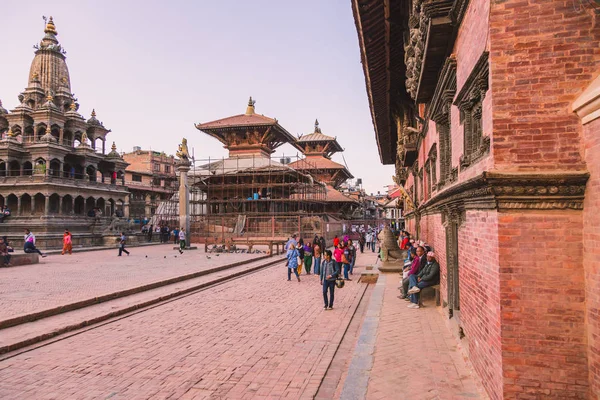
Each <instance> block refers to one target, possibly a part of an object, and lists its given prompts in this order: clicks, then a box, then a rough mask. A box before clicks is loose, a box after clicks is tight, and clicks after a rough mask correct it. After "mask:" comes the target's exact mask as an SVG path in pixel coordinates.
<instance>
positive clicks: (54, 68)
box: [0, 17, 129, 247]
mask: <svg viewBox="0 0 600 400" xmlns="http://www.w3.org/2000/svg"><path fill="white" fill-rule="evenodd" d="M57 35H58V32H57V30H56V26H55V25H54V21H53V19H52V17H50V18H49V20H48V21H47V23H46V26H45V30H44V37H43V38H42V40H41V42H40V43H39V45H36V46H34V47H35V49H36V50H35V56H34V58H33V61H32V63H31V68H30V70H29V79H28V85H27V88H26V89H25V90H24V91H23V92H22V93H21V94H19V96H18V99H19V102H20V104H19V105H18V106H17V107H15V108H14V109H13V110H11V111H10V112H8V111H7V110H6V109H4V108H3V107H2V106H1V104H2V103H0V137H1V139H0V206H5V205H6V206H8V207H9V209H10V211H11V216H10V218H8V219H7V220H6V221H5V222H6V223H5V224H3V228H4V232H7V233H9V234H11V235H12V234H14V237H13V239H14V240H18V239H19V238H22V232H23V228H25V227H27V228H29V229H31V230H32V231H34V232H36V234H38V235H37V236H38V243H39V245H40V247H48V246H50V247H52V246H54V247H56V246H59V245H60V242H61V239H60V238H61V237H62V235H61V234H60V232H62V230H64V228H65V227H68V228H69V229H70V230H72V231H73V232H78V233H80V234H78V235H75V236H74V241H75V243H74V244H75V245H77V244H79V240H84V239H85V237H86V236H85V234H87V233H90V232H91V231H92V230H93V229H94V228H93V226H95V224H96V223H97V222H98V221H97V220H94V219H93V218H89V219H88V218H85V216H87V214H88V212H89V211H90V210H92V209H100V210H101V211H102V214H103V216H112V215H113V214H117V215H120V216H127V212H128V210H127V205H128V196H129V193H128V191H127V188H126V187H125V186H124V171H125V168H126V167H127V163H126V162H125V161H124V160H123V159H122V158H121V156H120V155H119V153H117V151H116V146H115V144H114V142H113V145H112V149H111V150H112V151H110V152H109V153H108V154H106V145H105V144H106V140H107V136H108V134H109V133H110V130H109V129H107V128H105V127H104V125H103V124H102V122H100V121H99V120H98V118H97V116H96V112H95V111H92V113H91V117H90V118H89V119H88V120H87V121H86V120H85V118H83V117H82V116H81V115H80V114H79V112H78V109H79V103H78V100H77V99H76V98H75V96H74V95H73V93H71V81H70V76H69V70H68V68H67V64H66V61H65V59H66V57H65V51H64V50H63V48H62V46H61V45H60V43H59V42H58V39H57ZM82 217H83V218H82ZM40 233H42V235H40ZM86 240H87V239H86ZM82 243H83V242H82ZM88 244H89V243H88Z"/></svg>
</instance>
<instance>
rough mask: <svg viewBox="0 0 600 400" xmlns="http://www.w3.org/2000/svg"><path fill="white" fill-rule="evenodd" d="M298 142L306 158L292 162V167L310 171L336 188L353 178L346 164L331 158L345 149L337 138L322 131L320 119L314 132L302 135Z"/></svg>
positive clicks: (318, 178)
mask: <svg viewBox="0 0 600 400" xmlns="http://www.w3.org/2000/svg"><path fill="white" fill-rule="evenodd" d="M297 143H298V147H300V148H301V149H302V152H303V153H304V155H305V156H306V158H304V159H302V160H298V161H296V162H293V163H291V164H290V166H291V167H292V168H294V169H297V170H299V171H305V172H308V173H310V174H311V175H313V176H314V177H315V179H317V180H319V181H322V182H325V183H327V184H329V185H331V186H332V187H334V188H336V187H339V185H341V184H342V183H344V182H345V181H346V180H347V179H351V178H353V176H352V174H351V173H350V171H348V169H347V168H346V167H345V166H344V165H342V164H338V163H336V162H335V161H332V160H331V156H332V155H333V154H334V153H337V152H338V151H344V149H343V148H342V146H340V144H339V143H338V141H337V139H336V138H334V137H331V136H328V135H325V134H323V132H321V128H320V127H319V121H318V120H316V121H315V129H314V132H313V133H310V134H307V135H302V136H300V137H299V138H298V140H297Z"/></svg>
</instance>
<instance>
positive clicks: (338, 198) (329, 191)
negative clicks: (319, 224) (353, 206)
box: [325, 185, 358, 203]
mask: <svg viewBox="0 0 600 400" xmlns="http://www.w3.org/2000/svg"><path fill="white" fill-rule="evenodd" d="M325 191H326V196H325V201H327V202H332V203H358V202H357V201H356V200H354V199H351V198H349V197H347V196H345V195H344V194H342V193H340V192H339V191H337V190H335V189H334V188H333V186H331V185H326V186H325Z"/></svg>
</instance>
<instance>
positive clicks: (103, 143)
mask: <svg viewBox="0 0 600 400" xmlns="http://www.w3.org/2000/svg"><path fill="white" fill-rule="evenodd" d="M102 154H106V139H102Z"/></svg>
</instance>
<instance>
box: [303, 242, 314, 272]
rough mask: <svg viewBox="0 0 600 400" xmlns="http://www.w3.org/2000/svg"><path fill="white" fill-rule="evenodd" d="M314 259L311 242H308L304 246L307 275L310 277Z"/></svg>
mask: <svg viewBox="0 0 600 400" xmlns="http://www.w3.org/2000/svg"><path fill="white" fill-rule="evenodd" d="M312 257H313V249H312V247H311V245H310V242H308V243H306V245H305V246H304V269H305V270H306V275H310V268H311V267H312Z"/></svg>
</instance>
